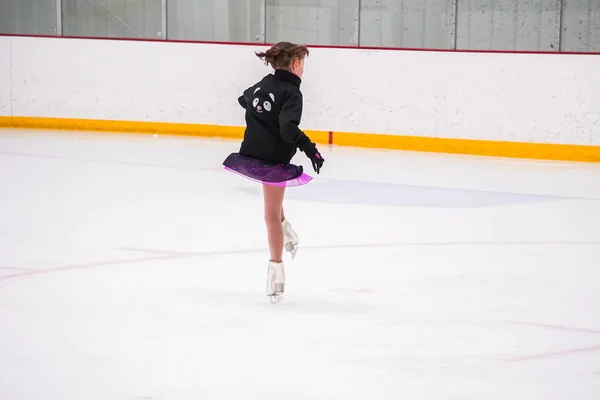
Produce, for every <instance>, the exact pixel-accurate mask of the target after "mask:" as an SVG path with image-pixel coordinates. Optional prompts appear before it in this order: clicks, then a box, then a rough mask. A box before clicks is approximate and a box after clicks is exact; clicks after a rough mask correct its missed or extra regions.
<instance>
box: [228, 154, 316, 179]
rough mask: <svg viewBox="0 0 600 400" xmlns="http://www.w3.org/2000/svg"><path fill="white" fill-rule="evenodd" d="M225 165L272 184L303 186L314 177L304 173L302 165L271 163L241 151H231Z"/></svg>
mask: <svg viewBox="0 0 600 400" xmlns="http://www.w3.org/2000/svg"><path fill="white" fill-rule="evenodd" d="M223 165H224V166H225V169H226V170H227V171H231V172H234V173H236V174H239V175H242V176H244V177H246V178H248V179H250V180H251V181H254V182H260V183H263V184H265V185H270V186H281V187H291V186H302V185H306V184H307V183H308V182H310V181H311V180H312V177H310V176H309V175H306V174H305V173H304V169H303V168H302V166H301V165H294V164H269V163H266V162H264V161H261V160H257V159H255V158H250V157H246V156H243V155H241V154H239V153H231V154H230V155H229V156H228V157H227V158H226V159H225V161H223Z"/></svg>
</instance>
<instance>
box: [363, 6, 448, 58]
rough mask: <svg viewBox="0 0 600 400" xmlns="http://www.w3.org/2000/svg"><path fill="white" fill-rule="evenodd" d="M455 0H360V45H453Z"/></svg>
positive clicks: (413, 46) (440, 46)
mask: <svg viewBox="0 0 600 400" xmlns="http://www.w3.org/2000/svg"><path fill="white" fill-rule="evenodd" d="M456 1H457V0H395V1H394V0H388V1H385V0H362V2H361V10H360V18H361V19H360V45H361V46H378V47H380V46H383V47H405V48H406V47H412V48H429V49H431V48H436V49H453V48H454V32H455V28H456V27H455V20H456Z"/></svg>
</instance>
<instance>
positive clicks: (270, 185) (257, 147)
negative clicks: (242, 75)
mask: <svg viewBox="0 0 600 400" xmlns="http://www.w3.org/2000/svg"><path fill="white" fill-rule="evenodd" d="M308 54H309V51H308V49H307V48H306V47H305V46H301V45H296V44H293V43H289V42H280V43H277V44H275V45H274V46H272V47H271V48H270V49H269V50H267V51H266V52H264V53H262V52H261V53H256V55H257V56H258V57H259V58H260V59H262V60H264V61H265V64H266V65H269V64H270V65H271V66H272V67H273V69H274V70H275V71H274V73H273V74H268V75H267V76H265V77H264V78H263V79H262V80H261V81H260V82H258V83H256V84H254V85H253V86H251V87H249V88H248V89H246V90H245V91H244V93H243V94H242V96H240V97H239V98H238V102H239V104H240V105H241V106H242V107H243V108H244V109H245V110H246V130H245V133H244V139H243V141H242V144H241V148H240V151H239V152H238V153H232V154H230V155H229V156H228V157H227V159H225V161H224V162H223V165H224V166H225V168H226V169H227V170H229V171H233V172H236V173H238V174H241V175H243V176H245V177H247V178H249V179H251V180H253V181H257V182H260V183H262V186H263V195H264V217H265V223H266V225H267V232H268V240H269V250H270V255H271V257H270V259H269V264H268V269H267V287H266V294H267V296H271V301H272V302H275V301H279V300H281V295H282V294H283V292H284V285H285V271H284V266H283V260H282V255H283V248H284V247H285V249H286V250H287V251H288V252H290V253H291V256H292V259H293V258H294V257H295V255H296V251H297V246H298V242H299V240H298V235H297V234H296V232H294V230H293V229H292V226H291V225H290V223H289V221H288V220H287V219H286V217H285V213H284V211H283V198H284V195H285V188H286V187H288V186H301V185H305V184H307V183H308V182H310V180H311V179H312V178H311V177H310V176H308V175H306V174H305V173H304V171H303V168H302V166H300V165H294V164H291V163H290V161H291V159H292V157H294V155H295V154H296V150H297V149H299V150H300V151H302V152H304V154H306V156H307V157H308V158H309V159H310V160H311V161H312V166H313V169H314V170H315V172H316V173H317V174H318V173H319V171H320V170H321V167H322V166H323V161H324V159H323V157H322V156H321V154H320V153H319V151H318V150H317V147H316V145H315V144H314V143H313V142H312V141H311V140H310V138H309V137H308V136H307V135H306V134H305V133H304V132H302V130H300V128H299V124H300V119H301V117H302V103H303V99H302V92H300V84H301V82H302V79H301V78H302V75H303V74H304V60H305V58H306V57H307V56H308Z"/></svg>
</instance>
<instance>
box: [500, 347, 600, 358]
mask: <svg viewBox="0 0 600 400" xmlns="http://www.w3.org/2000/svg"><path fill="white" fill-rule="evenodd" d="M594 351H600V346H593V347H583V348H579V349H570V350H563V351H554V352H549V353H540V354H533V355H530V356H523V357H513V358H509V359H507V360H506V361H507V362H522V361H534V360H541V359H543V358H551V357H558V356H564V355H569V354H575V353H591V352H594Z"/></svg>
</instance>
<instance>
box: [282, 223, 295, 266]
mask: <svg viewBox="0 0 600 400" xmlns="http://www.w3.org/2000/svg"><path fill="white" fill-rule="evenodd" d="M281 226H282V227H283V246H284V248H285V251H287V252H288V253H290V254H291V255H292V260H293V259H294V258H295V257H296V252H297V251H298V242H299V238H298V234H296V231H294V228H292V225H290V222H289V221H288V220H287V218H284V219H283V221H281Z"/></svg>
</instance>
